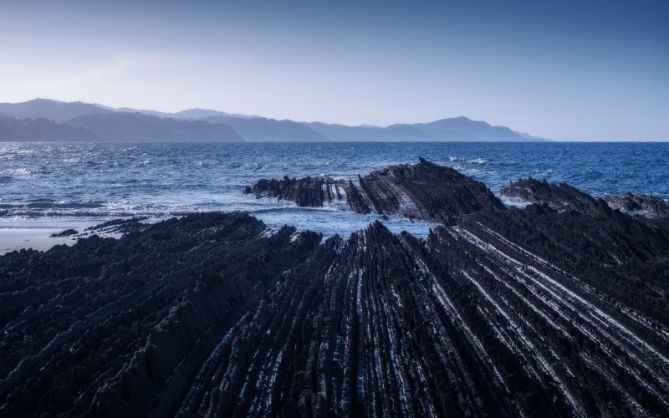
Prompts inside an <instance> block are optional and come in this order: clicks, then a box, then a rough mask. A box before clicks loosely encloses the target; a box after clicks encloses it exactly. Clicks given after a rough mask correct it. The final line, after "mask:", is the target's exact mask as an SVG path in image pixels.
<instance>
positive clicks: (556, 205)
mask: <svg viewBox="0 0 669 418" xmlns="http://www.w3.org/2000/svg"><path fill="white" fill-rule="evenodd" d="M500 193H501V194H502V196H505V197H511V198H516V199H520V200H521V201H524V202H526V203H538V204H546V205H548V206H550V207H551V208H553V209H555V210H557V211H565V210H576V211H579V212H591V211H594V210H597V200H596V199H595V198H593V197H592V196H590V195H588V194H586V193H583V192H582V191H580V190H578V189H576V188H574V187H572V186H570V185H568V184H566V183H560V184H554V183H548V182H547V181H546V180H543V181H540V180H536V179H533V178H531V177H530V178H527V179H520V180H517V181H514V182H512V183H511V184H509V185H508V186H506V187H503V188H502V190H501V191H500Z"/></svg>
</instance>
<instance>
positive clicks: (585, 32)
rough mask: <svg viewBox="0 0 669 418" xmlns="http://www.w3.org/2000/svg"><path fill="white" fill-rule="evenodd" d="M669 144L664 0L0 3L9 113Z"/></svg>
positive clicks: (0, 83) (0, 54) (668, 22)
mask: <svg viewBox="0 0 669 418" xmlns="http://www.w3.org/2000/svg"><path fill="white" fill-rule="evenodd" d="M34 97H46V98H55V99H61V100H82V101H92V102H99V103H103V104H107V105H111V106H130V107H136V108H151V109H156V110H163V111H175V110H181V109H184V108H189V107H205V108H214V109H218V110H223V111H227V112H236V113H246V114H258V115H263V116H270V117H275V118H291V119H296V120H306V121H311V120H322V121H326V122H341V123H347V124H362V123H370V124H389V123H396V122H418V121H429V120H434V119H438V118H442V117H452V116H459V115H464V116H468V117H470V118H473V119H479V120H486V121H488V122H490V123H493V124H501V125H506V126H509V127H511V128H513V129H516V130H520V131H525V132H529V133H531V134H534V135H539V136H543V137H548V138H553V139H565V140H582V139H584V140H605V139H614V140H621V139H642V140H669V1H643V0H629V1H624V2H623V1H615V0H611V1H590V2H586V1H550V2H542V1H539V0H534V1H501V0H500V1H488V2H477V1H442V2H414V1H408V0H407V1H403V2H391V1H386V2H363V1H350V2H349V1H336V2H322V1H320V2H319V1H304V2H291V1H280V2H279V1H264V2H255V1H238V2H224V1H197V0H195V1H185V0H184V1H167V0H162V1H141V0H134V1H118V0H115V1H95V0H92V1H91V0H88V1H33V0H21V1H18V0H17V1H11V0H0V101H8V102H13V101H23V100H28V99H31V98H34Z"/></svg>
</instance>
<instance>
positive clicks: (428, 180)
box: [245, 158, 502, 222]
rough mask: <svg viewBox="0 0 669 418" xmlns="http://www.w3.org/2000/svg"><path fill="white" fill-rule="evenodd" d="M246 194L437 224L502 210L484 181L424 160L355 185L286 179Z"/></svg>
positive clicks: (381, 172) (263, 184)
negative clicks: (335, 205)
mask: <svg viewBox="0 0 669 418" xmlns="http://www.w3.org/2000/svg"><path fill="white" fill-rule="evenodd" d="M245 193H247V194H255V195H256V196H257V197H276V198H278V199H280V200H289V201H292V202H295V203H297V205H298V206H310V207H319V206H323V205H324V204H326V203H332V202H336V201H343V202H344V203H345V204H346V205H347V206H348V208H350V209H351V210H353V211H355V212H358V213H369V212H377V213H380V214H384V215H400V216H404V217H407V218H413V219H425V220H430V221H436V222H446V221H448V219H449V217H452V216H457V215H462V214H468V213H473V212H476V211H479V210H483V209H489V208H498V209H499V208H502V204H501V202H500V201H499V200H498V199H497V198H496V197H495V196H494V195H493V194H492V192H490V190H488V188H487V187H486V186H485V185H484V184H483V183H481V182H478V181H476V180H473V179H471V178H469V177H467V176H464V175H463V174H461V173H459V172H458V171H456V170H454V169H452V168H449V167H444V166H440V165H437V164H434V163H431V162H429V161H427V160H425V159H423V158H421V159H420V161H419V163H418V164H400V165H394V166H390V167H388V168H386V169H383V170H379V171H374V172H372V173H370V174H368V175H366V176H360V177H359V178H358V182H357V183H354V182H352V181H345V180H336V179H332V178H329V177H306V178H302V179H295V178H289V177H285V178H284V179H282V180H274V179H270V180H267V179H263V180H260V181H258V182H257V183H256V184H254V185H253V186H250V187H247V188H246V189H245Z"/></svg>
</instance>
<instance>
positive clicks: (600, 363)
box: [0, 162, 669, 417]
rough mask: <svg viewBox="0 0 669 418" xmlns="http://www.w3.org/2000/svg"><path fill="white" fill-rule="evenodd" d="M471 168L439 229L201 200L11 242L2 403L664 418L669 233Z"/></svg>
mask: <svg viewBox="0 0 669 418" xmlns="http://www.w3.org/2000/svg"><path fill="white" fill-rule="evenodd" d="M424 164H429V163H425V162H421V164H419V165H418V166H421V165H424ZM400 167H402V166H400ZM414 167H416V166H414ZM402 170H406V172H403V171H402ZM412 170H414V171H412ZM419 170H426V171H427V172H421V173H416V171H419ZM432 170H433V168H432V167H430V166H426V167H422V168H411V167H404V168H402V169H390V170H389V171H388V172H380V174H378V175H377V176H378V179H379V180H378V181H379V183H380V185H379V184H375V183H373V182H372V181H370V182H368V183H367V186H368V187H370V188H371V189H373V190H389V189H390V190H394V189H392V188H393V187H398V188H401V190H402V191H406V190H414V188H415V187H416V184H417V183H418V180H415V179H417V178H421V179H425V178H432V179H434V178H433V177H431V176H437V177H441V176H443V175H444V174H443V173H440V172H439V171H438V170H436V169H435V170H434V171H432ZM390 177H392V178H394V179H395V180H394V181H393V182H392V183H390V184H392V186H388V183H386V182H385V181H384V180H382V179H384V178H390ZM375 181H376V180H375ZM457 181H458V180H457V179H454V180H453V182H457ZM469 181H470V180H468V181H467V182H463V183H461V187H460V188H458V187H455V188H454V190H459V191H458V193H463V194H464V196H463V198H462V199H461V200H460V201H458V200H456V202H451V203H449V204H448V205H447V206H446V207H449V208H450V209H448V213H450V215H449V220H450V225H449V226H439V227H437V228H436V229H434V230H433V231H432V232H431V233H430V235H429V237H428V238H427V239H426V240H419V239H417V238H415V237H413V236H412V235H410V234H407V233H403V234H400V235H393V234H392V233H390V232H389V231H388V230H387V229H386V228H385V226H383V225H382V224H381V223H378V222H377V223H374V224H372V225H370V226H369V227H368V228H367V229H365V230H363V231H359V232H357V233H354V234H353V235H351V236H350V237H349V238H347V239H344V238H341V237H338V236H335V237H332V238H330V239H328V240H327V241H325V242H321V237H320V236H319V235H318V234H315V233H310V232H298V231H296V230H295V229H294V228H290V227H284V228H283V229H280V230H278V231H272V230H268V229H266V227H265V225H264V224H262V222H260V221H258V220H256V219H255V218H253V217H250V216H248V215H244V214H201V215H191V216H187V217H185V218H182V219H178V220H177V219H173V220H169V221H165V222H161V223H159V224H155V225H152V226H144V227H141V228H136V229H130V232H129V233H128V234H126V235H125V236H124V237H123V238H122V239H121V240H114V239H101V238H98V237H91V238H86V239H82V240H80V241H79V242H78V243H77V244H76V245H75V246H73V247H71V248H70V247H62V246H61V247H56V248H54V249H52V250H50V251H48V252H46V253H40V252H36V251H22V252H14V253H10V254H8V255H5V256H3V257H0V326H2V328H3V331H4V334H3V335H2V339H0V359H2V361H0V415H1V416H38V415H41V414H46V415H58V414H63V415H75V416H179V417H190V416H226V417H227V416H233V417H246V416H339V415H344V416H346V415H351V416H416V417H418V416H495V417H517V416H541V417H561V416H584V417H585V416H614V417H616V416H621V417H622V416H640V417H641V416H652V417H660V416H663V415H664V414H665V413H666V411H667V410H669V312H668V310H667V305H668V304H669V286H668V283H669V232H668V231H667V230H665V229H662V228H656V227H655V226H653V225H652V224H648V223H646V222H644V221H643V220H641V219H638V218H636V217H631V216H628V215H625V214H623V213H621V212H619V211H615V210H611V209H610V208H609V207H608V205H606V203H604V202H603V201H597V200H595V199H593V201H594V202H595V205H594V206H593V207H592V208H589V209H587V210H577V206H575V205H571V204H568V205H567V206H568V207H573V208H572V209H570V210H555V209H553V208H551V207H549V206H548V205H547V204H534V205H530V206H528V207H527V208H525V209H522V210H520V209H506V210H505V209H500V208H499V206H498V202H497V201H492V202H491V203H489V204H488V205H482V207H480V208H478V209H471V208H473V206H467V205H469V204H470V203H471V200H470V199H471V195H470V194H467V192H465V191H464V189H466V187H465V185H469ZM397 185H401V186H397ZM384 187H389V189H384ZM427 189H429V190H432V189H433V187H432V186H431V185H428V187H427ZM355 190H362V192H361V193H365V195H366V196H367V194H366V193H368V192H366V191H365V189H364V188H363V187H357V186H356V188H355ZM421 192H423V193H424V194H420V192H415V194H414V195H412V196H419V197H418V198H417V200H418V201H421V202H436V201H437V200H436V197H435V195H434V194H431V193H432V192H430V193H428V192H426V191H425V190H421ZM407 193H409V192H407ZM435 193H436V192H435ZM440 193H441V192H440ZM444 193H445V192H444ZM579 193H580V192H579ZM376 195H377V196H381V195H382V194H381V192H380V191H379V192H377V194H376ZM347 196H350V195H347ZM385 196H396V194H395V192H394V191H393V192H392V193H390V192H389V193H387V194H385ZM439 196H442V194H439ZM474 196H485V194H481V193H478V192H476V193H475V194H474ZM585 196H587V195H585ZM388 199H389V200H391V201H392V199H390V197H388ZM577 199H578V200H579V201H580V199H581V197H580V196H579V197H578V198H577ZM464 202H467V203H464ZM570 205H571V206H570ZM370 207H371V206H370ZM376 207H393V206H392V203H378V206H374V208H375V210H376ZM430 207H433V206H432V205H431V204H425V205H424V209H423V210H424V211H425V212H421V213H424V214H429V213H435V214H433V215H430V216H434V217H438V216H443V212H442V214H439V213H440V212H429V210H430V209H428V208H430ZM435 208H436V207H435ZM464 208H470V209H468V210H464ZM454 211H460V213H461V214H460V216H454V215H452V214H453V212H454ZM464 212H469V213H468V214H463V213H464Z"/></svg>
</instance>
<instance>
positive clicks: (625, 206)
mask: <svg viewBox="0 0 669 418" xmlns="http://www.w3.org/2000/svg"><path fill="white" fill-rule="evenodd" d="M605 200H606V203H608V204H609V206H611V207H612V208H613V209H618V210H620V211H621V212H625V213H627V214H629V215H639V216H645V217H647V218H669V202H667V201H666V200H663V199H660V198H659V197H655V196H649V195H644V194H635V193H621V194H615V195H609V196H606V198H605Z"/></svg>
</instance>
